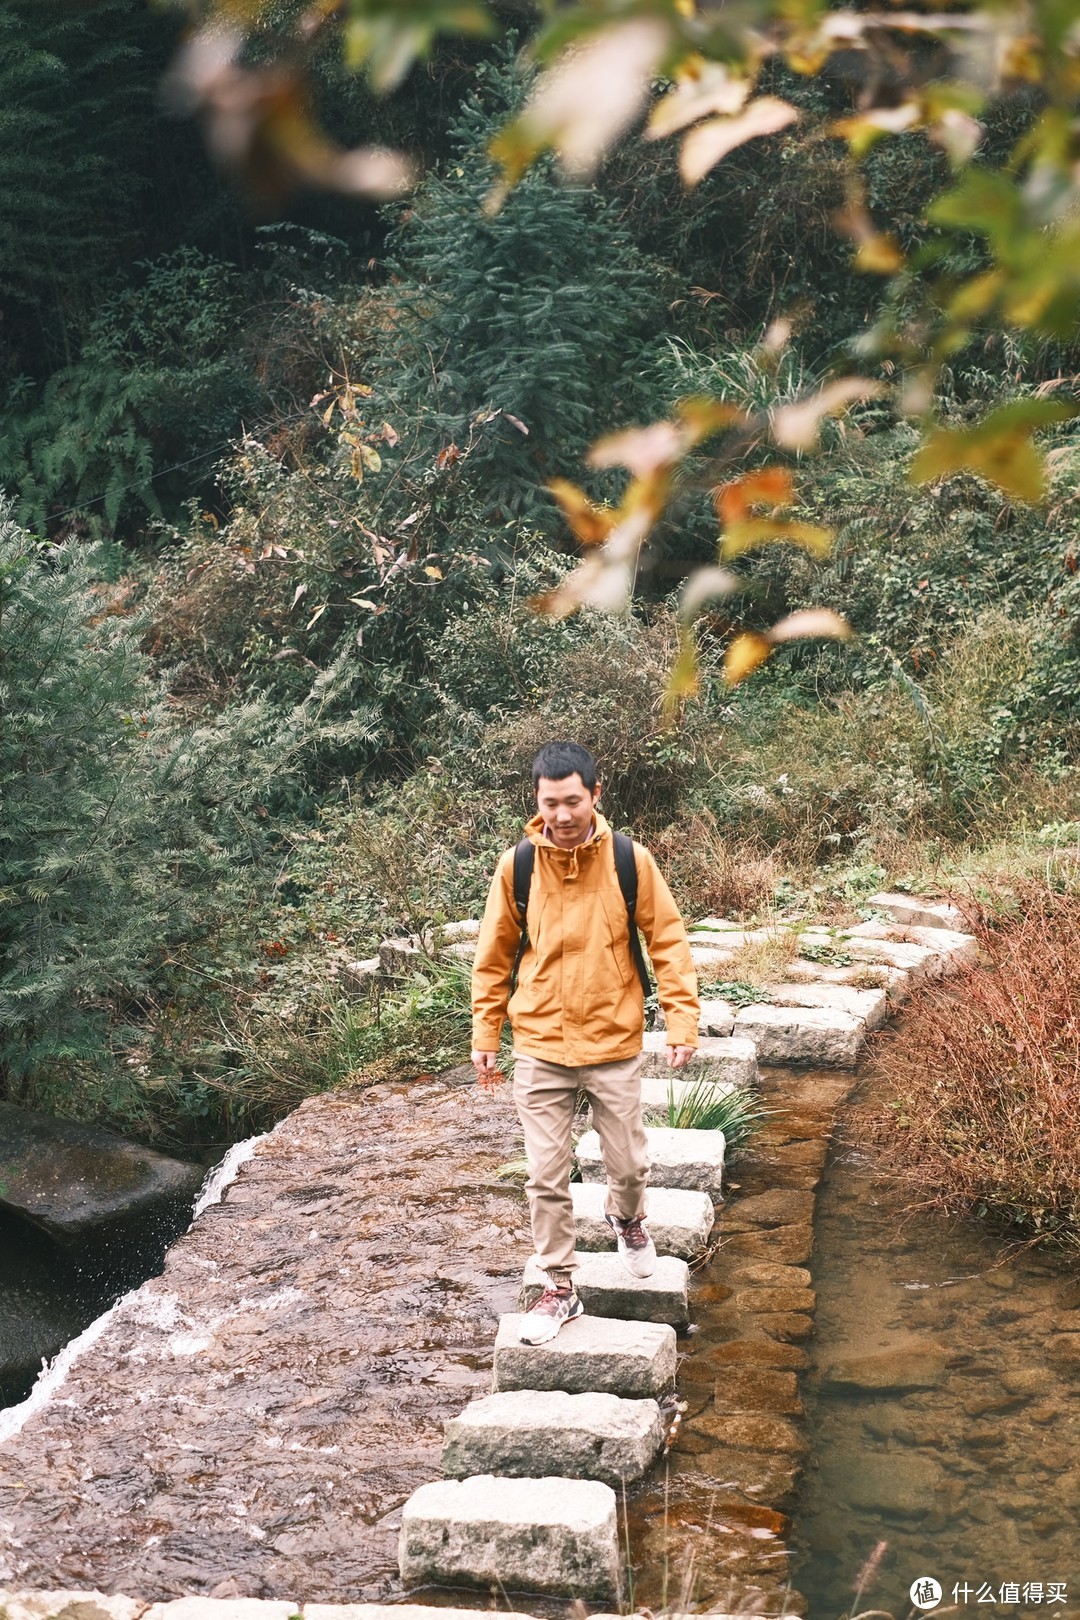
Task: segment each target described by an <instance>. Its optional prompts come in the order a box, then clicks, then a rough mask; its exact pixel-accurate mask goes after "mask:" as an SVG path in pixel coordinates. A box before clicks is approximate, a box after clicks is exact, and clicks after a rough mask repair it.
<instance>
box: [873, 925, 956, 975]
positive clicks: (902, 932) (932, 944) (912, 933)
mask: <svg viewBox="0 0 1080 1620" xmlns="http://www.w3.org/2000/svg"><path fill="white" fill-rule="evenodd" d="M844 938H845V939H872V940H877V941H879V942H881V941H889V942H891V943H893V944H895V945H918V946H921V947H922V949H923V950H927V951H930V952H932V953H933V955H934V957H935V959H936V961H935V963H934V964H933V965H931V966H929V967H928V970H927V971H928V973H929V974H930V976H931V977H933V976H935V975H938V976H944V975H948V974H951V973H958V972H959V971H960V969H961V968H962V967H968V966H973V965H974V963H975V962H977V961H978V959H979V942H978V940H977V939H976V938H975V936H974V934H962V933H960V932H958V931H957V930H955V929H951V928H919V927H908V926H904V927H900V926H899V925H898V924H889V923H882V922H864V923H859V924H858V926H857V927H855V928H851V929H846V930H845V931H844Z"/></svg>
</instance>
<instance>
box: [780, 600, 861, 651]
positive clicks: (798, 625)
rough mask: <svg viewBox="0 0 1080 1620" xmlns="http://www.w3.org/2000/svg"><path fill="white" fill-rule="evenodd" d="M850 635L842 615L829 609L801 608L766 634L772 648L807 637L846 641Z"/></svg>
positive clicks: (850, 632)
mask: <svg viewBox="0 0 1080 1620" xmlns="http://www.w3.org/2000/svg"><path fill="white" fill-rule="evenodd" d="M851 635H852V629H851V626H850V624H848V622H847V620H846V619H845V618H844V617H843V615H842V614H840V613H834V612H833V611H832V609H831V608H801V609H800V610H799V612H798V613H789V614H788V615H787V617H786V618H783V619H781V620H780V621H779V622H778V623H777V624H774V625H773V627H772V629H771V630H770V631H769V633H768V637H769V640H770V641H771V642H772V643H773V645H774V646H779V645H780V644H781V643H782V642H785V641H801V640H803V639H804V638H806V637H807V636H828V637H829V639H830V640H832V641H848V640H850V638H851Z"/></svg>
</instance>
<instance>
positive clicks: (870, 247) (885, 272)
mask: <svg viewBox="0 0 1080 1620" xmlns="http://www.w3.org/2000/svg"><path fill="white" fill-rule="evenodd" d="M852 262H853V263H854V266H855V268H856V270H867V271H869V272H870V273H871V274H872V275H877V276H891V275H892V274H893V273H894V272H895V271H897V270H900V269H902V268H903V264H904V255H903V254H902V253H901V251H900V244H899V242H898V241H897V240H896V237H895V236H893V234H892V232H891V231H874V232H873V233H872V234H871V235H870V236H867V237H866V238H865V239H864V240H863V241H861V242H860V243H859V246H858V248H857V249H856V251H855V258H854V260H853V261H852Z"/></svg>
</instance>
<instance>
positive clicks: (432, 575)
mask: <svg viewBox="0 0 1080 1620" xmlns="http://www.w3.org/2000/svg"><path fill="white" fill-rule="evenodd" d="M424 573H425V574H426V575H427V577H428V579H442V578H443V577H444V576H443V571H442V569H441V568H436V566H435V564H434V563H428V565H427V567H426V568H425V569H424Z"/></svg>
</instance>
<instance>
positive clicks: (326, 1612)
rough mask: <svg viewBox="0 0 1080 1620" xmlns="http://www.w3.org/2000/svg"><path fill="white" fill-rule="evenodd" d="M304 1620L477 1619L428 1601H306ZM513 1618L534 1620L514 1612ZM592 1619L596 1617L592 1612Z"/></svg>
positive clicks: (470, 1612)
mask: <svg viewBox="0 0 1080 1620" xmlns="http://www.w3.org/2000/svg"><path fill="white" fill-rule="evenodd" d="M299 1612H300V1613H301V1614H302V1615H303V1620H477V1614H478V1612H483V1611H477V1610H476V1609H444V1608H443V1607H442V1606H441V1604H440V1606H439V1607H438V1608H436V1607H435V1605H434V1604H430V1603H305V1604H304V1605H303V1607H302V1608H301V1610H300V1611H299ZM514 1613H515V1620H533V1616H532V1615H527V1614H523V1613H522V1612H521V1610H520V1609H517V1610H515V1611H514ZM593 1620H599V1616H596V1615H594V1616H593Z"/></svg>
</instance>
